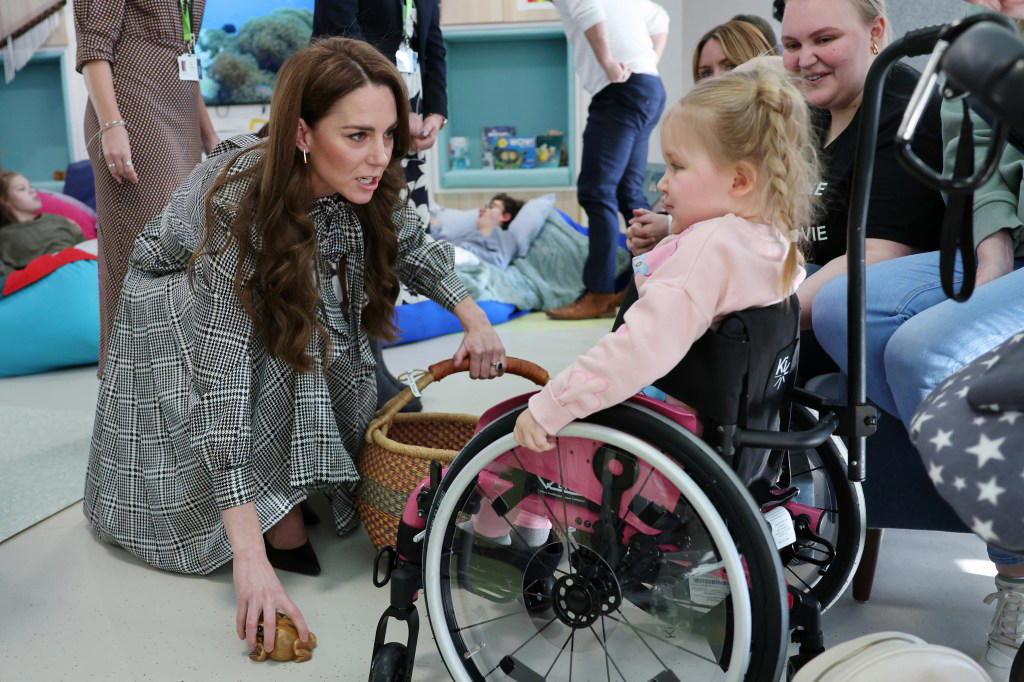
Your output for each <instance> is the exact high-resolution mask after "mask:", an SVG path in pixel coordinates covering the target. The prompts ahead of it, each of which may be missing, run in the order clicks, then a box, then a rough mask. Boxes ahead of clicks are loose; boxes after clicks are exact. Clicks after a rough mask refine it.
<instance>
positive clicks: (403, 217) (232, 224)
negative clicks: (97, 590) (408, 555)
mask: <svg viewBox="0 0 1024 682" xmlns="http://www.w3.org/2000/svg"><path fill="white" fill-rule="evenodd" d="M407 106H408V104H407V98H406V95H405V91H404V86H403V84H402V81H401V77H400V76H399V74H398V71H397V70H396V69H395V67H394V66H393V65H392V64H391V62H389V61H388V60H387V59H386V58H385V57H383V56H382V55H381V54H380V53H378V52H377V51H376V50H374V49H373V48H372V47H370V46H369V45H367V44H366V43H362V42H360V41H355V40H346V39H343V38H333V39H329V40H325V41H323V42H318V43H315V44H313V45H311V46H309V47H308V48H305V49H303V50H301V51H300V52H298V53H296V54H295V55H294V56H293V57H292V58H291V59H289V60H288V61H287V62H286V63H285V65H284V67H283V68H282V69H281V71H280V74H279V75H278V81H277V87H276V88H275V91H274V96H273V101H272V103H271V112H272V113H271V122H270V126H269V133H268V136H267V138H266V139H265V140H260V139H259V138H257V137H254V136H240V137H236V138H232V139H230V140H226V141H225V142H223V143H222V144H221V145H219V146H218V148H217V149H215V150H213V153H212V154H211V156H210V158H209V159H207V160H206V161H204V162H203V163H201V164H200V165H199V166H197V167H196V169H195V170H194V171H193V172H192V173H191V175H190V176H189V177H188V179H187V180H186V181H185V182H184V184H182V186H181V187H179V188H178V189H177V190H176V191H175V193H174V195H173V196H172V199H171V202H170V204H169V205H168V206H167V207H166V208H165V209H164V210H163V212H162V213H161V214H160V215H159V216H158V217H157V218H155V219H154V220H152V221H151V222H150V223H149V224H148V225H146V227H145V229H144V230H143V232H142V234H141V235H140V237H139V239H138V240H137V241H136V244H135V249H134V253H133V255H132V261H131V268H130V270H129V273H128V277H127V279H126V280H125V286H124V290H123V293H122V296H121V301H120V306H119V308H118V314H117V318H116V321H115V325H114V332H113V335H112V337H111V344H110V350H109V353H108V355H107V367H106V370H105V372H104V376H103V380H102V383H101V386H100V393H99V400H98V405H97V415H96V424H95V428H94V431H93V438H92V449H91V454H90V461H89V468H88V472H87V476H86V490H85V514H86V516H87V518H88V520H89V522H90V524H91V526H92V528H93V530H94V531H95V532H96V533H97V535H99V536H100V537H101V538H103V539H105V540H109V541H112V542H114V543H116V544H118V545H120V546H122V547H124V548H125V549H127V550H129V551H130V552H132V553H133V554H136V555H137V556H139V557H140V558H141V559H143V560H144V561H146V562H147V563H150V564H152V565H153V566H156V567H158V568H163V569H167V570H173V571H179V572H183V573H208V572H210V571H212V570H214V569H215V568H217V567H218V566H221V565H222V564H224V563H226V562H228V561H230V560H232V559H234V567H233V570H234V584H235V590H236V593H237V598H238V612H237V622H236V624H237V628H238V633H239V636H240V637H245V638H246V639H247V640H248V643H249V645H250V646H253V645H254V644H255V636H256V624H257V619H258V618H259V616H260V614H261V613H266V614H272V613H274V612H275V611H282V612H284V613H286V614H288V615H289V616H291V618H292V619H293V620H294V621H295V623H296V624H297V626H298V628H299V632H300V634H301V636H302V638H303V639H305V636H306V633H307V632H308V630H307V629H306V625H305V621H304V620H303V618H302V614H301V613H300V612H299V610H298V609H297V608H296V607H295V605H294V604H293V603H292V602H291V601H290V600H289V599H288V596H287V595H286V594H285V592H284V589H283V588H282V587H281V583H280V582H279V581H278V578H277V576H276V575H275V573H274V569H273V567H277V568H281V569H284V570H295V571H300V572H304V573H309V574H316V573H319V571H320V566H319V563H318V561H317V558H316V555H315V554H314V552H313V549H312V546H311V545H310V544H309V541H308V539H307V538H306V534H305V531H304V529H303V518H302V513H301V510H300V506H299V504H300V502H301V501H303V500H304V499H306V497H307V496H308V495H309V494H311V493H312V492H313V491H316V490H320V491H322V492H324V493H325V494H326V495H327V497H328V498H329V500H330V502H331V509H332V512H333V517H334V518H333V521H334V524H335V526H336V528H337V531H338V533H339V534H344V533H346V532H348V531H350V530H352V529H353V528H355V527H356V526H357V525H358V519H357V517H356V515H355V509H354V505H353V499H352V491H353V488H354V485H355V484H356V482H357V481H358V480H359V476H358V474H357V472H356V469H355V466H354V465H353V463H352V457H351V453H354V452H356V450H357V449H358V448H359V446H360V442H361V440H362V436H363V433H364V432H365V429H366V426H367V423H368V422H369V419H370V417H371V416H372V413H373V410H374V407H375V405H376V385H375V381H374V364H373V356H372V354H371V352H370V348H369V342H368V339H369V338H370V337H374V338H378V339H387V338H393V337H394V333H395V329H394V326H393V324H392V321H391V320H392V313H393V309H394V303H393V302H394V300H395V295H396V293H397V291H398V286H399V279H401V280H402V281H403V282H405V283H406V285H407V286H409V287H410V288H413V289H415V290H417V291H421V292H423V293H425V294H427V295H429V296H431V297H432V298H433V299H434V300H436V301H438V302H439V303H441V304H442V305H444V306H445V307H446V308H447V309H449V310H451V311H452V312H454V313H455V314H456V315H457V316H458V318H459V319H460V321H461V322H462V323H463V326H464V327H465V330H466V334H465V337H464V338H463V340H462V343H461V345H460V346H459V348H458V350H457V352H456V353H455V357H454V359H455V360H456V362H459V361H461V360H463V359H466V358H468V359H469V361H470V374H471V375H472V376H473V377H475V378H492V377H494V376H497V375H499V374H500V373H501V372H502V368H503V367H504V362H505V351H504V349H503V347H502V345H501V341H500V340H499V339H498V337H497V335H496V334H495V333H494V330H493V328H492V327H491V326H490V324H489V323H488V321H487V318H486V316H485V315H484V313H483V311H481V310H480V308H479V307H478V306H477V305H476V304H475V303H474V302H473V300H472V299H471V298H469V296H468V295H467V293H466V290H465V288H464V287H463V286H462V284H461V283H460V281H459V279H458V277H457V276H456V275H455V272H454V269H453V255H452V250H451V247H450V246H448V245H446V244H444V243H442V242H434V241H430V240H428V239H427V238H426V237H425V236H424V234H423V231H422V228H421V227H420V224H419V221H418V220H417V219H416V214H415V212H414V211H413V209H412V208H410V207H408V206H407V205H406V203H405V202H404V201H403V200H402V199H401V197H402V194H401V190H402V188H403V187H404V184H405V181H404V178H403V175H402V168H401V163H400V160H401V158H402V156H403V154H404V153H405V150H406V149H407V148H408V145H409V130H408V118H409V117H408V112H407V111H406V107H407ZM265 634H266V635H267V637H268V641H267V642H265V646H266V647H267V648H268V649H269V648H271V647H273V641H272V640H273V629H272V628H268V629H267V631H266V633H265Z"/></svg>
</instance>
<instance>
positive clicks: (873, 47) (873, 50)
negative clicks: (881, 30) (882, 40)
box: [871, 43, 878, 56]
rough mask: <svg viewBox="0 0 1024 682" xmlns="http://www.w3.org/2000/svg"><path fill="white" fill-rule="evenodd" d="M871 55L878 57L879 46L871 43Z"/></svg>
mask: <svg viewBox="0 0 1024 682" xmlns="http://www.w3.org/2000/svg"><path fill="white" fill-rule="evenodd" d="M871 54H873V55H875V56H878V45H875V44H874V43H871Z"/></svg>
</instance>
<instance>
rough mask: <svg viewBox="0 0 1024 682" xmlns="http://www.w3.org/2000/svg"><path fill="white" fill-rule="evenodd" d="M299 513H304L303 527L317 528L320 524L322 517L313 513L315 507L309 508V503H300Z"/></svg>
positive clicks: (304, 501)
mask: <svg viewBox="0 0 1024 682" xmlns="http://www.w3.org/2000/svg"><path fill="white" fill-rule="evenodd" d="M299 511H301V512H302V525H303V526H315V525H316V524H318V523H320V515H319V514H317V513H316V512H315V511H313V507H311V506H309V502H308V501H306V500H303V501H302V502H299Z"/></svg>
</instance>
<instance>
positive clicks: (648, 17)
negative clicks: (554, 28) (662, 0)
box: [551, 0, 669, 95]
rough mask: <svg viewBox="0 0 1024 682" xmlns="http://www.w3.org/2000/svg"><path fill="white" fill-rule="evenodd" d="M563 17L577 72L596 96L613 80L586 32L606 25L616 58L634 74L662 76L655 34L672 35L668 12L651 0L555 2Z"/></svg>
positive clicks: (613, 55)
mask: <svg viewBox="0 0 1024 682" xmlns="http://www.w3.org/2000/svg"><path fill="white" fill-rule="evenodd" d="M551 1H552V2H553V3H554V5H555V8H556V9H557V10H558V14H559V16H560V17H561V18H562V25H563V26H564V27H565V35H566V37H567V38H568V39H569V42H570V43H571V44H572V47H573V50H574V51H575V53H576V73H577V74H578V75H579V77H580V81H582V83H583V87H584V88H586V90H587V92H589V93H590V94H591V95H596V94H597V93H599V92H600V91H601V90H603V89H604V88H605V86H607V85H608V84H609V83H610V81H609V80H608V76H606V75H605V73H604V68H603V67H602V66H601V64H600V63H599V62H598V61H597V57H596V56H594V50H593V49H592V48H591V47H590V43H589V42H588V41H587V37H586V36H585V35H583V34H584V32H585V31H586V30H587V29H589V28H590V27H592V26H593V25H594V24H597V23H599V22H602V21H603V22H604V25H605V32H606V33H607V35H608V48H609V50H610V51H611V55H612V59H614V60H615V61H617V62H623V63H624V64H625V65H626V66H627V67H629V70H630V71H632V72H633V73H646V74H651V75H654V76H656V75H658V55H657V54H656V53H655V52H654V43H653V42H652V41H651V36H652V35H657V34H659V33H668V24H669V18H668V12H666V11H665V10H664V8H662V7H660V6H659V5H656V4H654V3H653V2H651V0H551Z"/></svg>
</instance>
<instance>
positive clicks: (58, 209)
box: [39, 192, 96, 239]
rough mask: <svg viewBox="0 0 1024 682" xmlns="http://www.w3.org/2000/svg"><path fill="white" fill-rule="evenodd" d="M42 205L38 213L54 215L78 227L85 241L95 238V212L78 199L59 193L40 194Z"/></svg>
mask: <svg viewBox="0 0 1024 682" xmlns="http://www.w3.org/2000/svg"><path fill="white" fill-rule="evenodd" d="M39 199H40V201H42V203H43V208H42V210H40V211H39V213H54V214H56V215H59V216H63V217H65V218H67V219H68V220H70V221H71V222H73V223H74V224H76V225H78V227H79V229H81V230H82V234H83V235H85V238H86V239H95V238H96V211H94V210H92V209H91V208H90V207H89V206H87V205H86V204H84V203H82V202H81V201H79V200H78V199H76V198H74V197H72V196H68V195H67V194H61V193H59V192H56V193H54V192H40V193H39Z"/></svg>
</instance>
